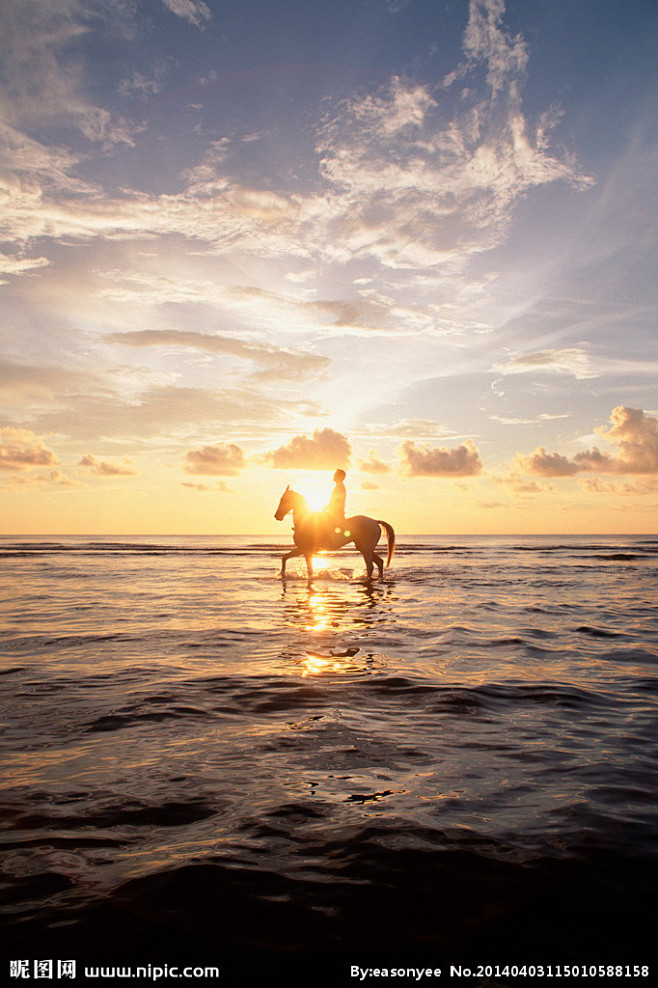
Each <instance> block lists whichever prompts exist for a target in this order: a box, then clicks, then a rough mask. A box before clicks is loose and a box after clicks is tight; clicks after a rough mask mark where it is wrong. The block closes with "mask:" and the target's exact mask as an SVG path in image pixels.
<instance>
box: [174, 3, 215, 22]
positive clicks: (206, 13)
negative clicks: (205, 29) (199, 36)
mask: <svg viewBox="0 0 658 988" xmlns="http://www.w3.org/2000/svg"><path fill="white" fill-rule="evenodd" d="M162 3H163V4H164V6H165V7H166V8H167V10H170V11H171V13H172V14H176V16H177V17H182V18H183V20H186V21H189V23H190V24H194V25H195V26H196V27H202V25H203V22H204V21H209V20H210V19H211V17H212V14H211V12H210V8H209V7H208V4H207V3H204V2H203V0H162Z"/></svg>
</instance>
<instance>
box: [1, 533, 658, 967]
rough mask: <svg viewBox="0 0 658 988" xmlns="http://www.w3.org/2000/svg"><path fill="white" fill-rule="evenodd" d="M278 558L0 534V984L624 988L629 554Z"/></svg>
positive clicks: (610, 547) (215, 541) (631, 898)
mask: <svg viewBox="0 0 658 988" xmlns="http://www.w3.org/2000/svg"><path fill="white" fill-rule="evenodd" d="M285 548H286V543H285V542H283V541H282V542H281V544H279V543H274V542H272V541H271V540H269V541H268V540H267V539H264V538H256V537H249V536H244V537H237V536H231V537H221V536H217V537H187V536H186V537H180V538H176V537H169V536H168V537H166V538H157V537H144V538H135V537H126V538H118V537H107V538H102V537H93V538H91V537H90V538H83V537H63V538H60V537H54V538H34V537H29V538H17V537H4V538H3V539H1V540H0V557H1V563H2V568H1V575H0V600H1V607H2V633H1V638H0V671H1V672H2V677H1V679H0V682H1V683H2V687H3V689H2V696H3V718H2V719H3V725H4V737H3V741H2V756H3V762H4V772H3V774H4V792H3V795H2V828H3V829H2V839H3V845H4V847H3V866H2V882H3V888H4V895H3V903H4V904H3V920H4V923H3V925H4V928H5V932H6V936H5V942H4V947H3V950H4V955H3V960H2V964H3V965H4V966H5V967H6V974H7V973H8V972H9V971H10V968H9V967H8V966H7V965H9V964H10V963H13V967H11V972H12V974H13V975H14V976H17V972H19V971H23V973H25V971H26V968H25V967H22V968H21V967H18V966H17V962H18V961H21V962H23V961H26V962H28V965H34V963H35V962H36V961H38V960H44V961H48V960H50V961H51V962H52V965H56V964H57V963H61V962H64V961H75V962H77V977H78V983H81V984H83V983H85V981H84V977H83V974H84V970H85V967H84V966H85V965H93V964H101V963H102V964H105V965H106V968H107V965H112V964H116V965H120V964H128V963H140V964H142V965H145V966H146V967H148V965H151V968H150V970H151V975H150V981H153V980H154V978H153V969H154V966H155V965H158V964H160V965H165V966H166V965H167V964H174V963H177V962H178V961H180V960H184V961H185V963H188V964H190V965H202V964H208V963H209V962H210V963H212V964H216V965H217V966H218V968H219V971H220V977H219V980H215V981H214V982H213V983H216V984H223V985H225V986H226V985H233V984H238V983H242V978H243V977H245V978H246V979H247V983H249V972H250V971H254V972H255V971H259V972H260V974H261V975H262V973H263V972H270V973H271V972H274V971H278V972H279V973H281V972H283V975H284V976H285V977H286V979H287V981H288V983H289V984H297V983H299V984H321V983H325V982H324V980H323V979H325V980H326V981H327V983H331V984H338V985H340V984H350V983H356V981H357V980H358V979H359V978H360V977H361V975H360V974H358V973H356V974H355V970H354V969H355V967H356V968H357V969H358V971H370V972H372V971H373V970H385V971H387V972H388V975H391V974H392V972H393V971H396V972H397V973H396V975H395V976H396V978H397V980H398V981H399V982H400V983H402V982H404V981H405V980H407V981H408V980H409V978H410V977H411V980H413V977H412V976H411V975H407V974H406V973H403V972H406V970H407V968H406V967H405V965H416V969H418V970H421V969H423V970H424V969H427V970H428V971H429V970H430V969H431V970H432V971H434V972H436V971H440V972H441V975H440V976H438V975H436V974H432V975H431V978H434V979H435V980H436V978H437V977H440V978H441V983H444V984H445V983H453V981H454V983H466V981H467V980H468V979H465V976H464V975H463V973H462V972H463V971H464V970H467V971H472V977H471V979H470V983H480V984H497V985H507V984H509V985H512V984H519V983H521V982H520V980H519V979H520V978H521V976H522V975H523V974H524V973H525V975H527V976H528V977H530V975H529V974H528V972H529V971H530V967H529V966H532V965H534V966H535V970H534V973H533V978H534V980H532V979H531V980H532V983H534V984H537V980H536V979H537V974H536V968H537V966H542V970H544V969H548V966H550V965H553V968H554V969H555V972H557V970H558V966H559V965H566V966H569V965H571V969H570V980H571V983H572V984H574V983H576V982H577V978H576V976H575V974H577V975H578V977H582V976H583V975H584V976H585V977H586V978H587V979H588V981H587V983H590V984H591V983H592V982H593V980H595V975H596V976H599V975H600V976H601V977H603V978H604V979H607V983H609V984H612V983H613V981H611V980H610V977H611V975H610V971H611V969H614V970H616V971H617V974H618V973H619V971H620V970H621V968H622V967H623V969H624V972H625V973H624V975H623V977H624V978H625V979H626V983H646V984H649V983H650V977H649V978H648V977H647V976H646V975H645V974H644V968H643V966H645V965H647V964H649V963H650V956H649V951H650V949H651V945H652V943H653V940H654V935H653V929H652V928H653V920H652V918H651V917H652V911H651V909H652V907H651V906H650V899H651V897H652V896H653V893H654V892H655V887H656V878H657V874H658V868H657V867H656V844H657V840H656V839H657V837H658V811H657V808H656V800H655V795H656V782H657V780H658V752H657V748H656V739H657V736H658V724H657V719H656V710H657V703H656V700H657V695H658V675H657V673H658V610H657V609H656V578H657V576H658V540H656V539H653V538H649V537H629V536H623V537H608V536H606V537H592V536H588V537H586V538H576V537H549V538H547V537H541V538H540V537H536V538H527V537H495V538H494V537H490V538H485V537H468V538H457V537H450V538H439V537H435V536H431V537H429V536H428V537H422V536H414V537H402V538H400V539H399V545H398V549H397V552H396V555H395V558H394V561H393V564H392V566H391V568H390V569H389V570H388V571H386V575H385V579H384V580H383V581H379V580H374V581H373V582H372V583H369V582H367V581H366V580H365V578H364V570H363V560H362V558H361V557H360V556H358V555H357V554H356V553H355V552H354V551H353V550H351V551H350V550H347V549H346V550H343V551H341V552H340V553H336V554H329V555H327V556H324V557H322V558H320V559H318V560H316V576H315V577H314V579H313V580H312V581H311V582H309V581H308V580H307V578H306V574H305V571H304V570H303V563H296V562H292V563H290V564H289V567H290V570H289V574H290V576H289V578H288V579H286V580H285V581H282V580H281V579H280V578H279V575H278V571H279V568H280V557H281V554H282V552H283V551H285ZM514 965H516V966H517V968H518V969H517V970H516V971H513V970H512V966H514ZM145 969H146V968H145ZM43 970H44V971H47V970H48V968H47V967H45V968H43ZM89 970H92V969H91V968H90V969H89ZM201 970H202V967H199V971H201ZM409 970H411V967H410V968H409ZM614 970H613V973H614ZM655 970H656V969H655V968H654V969H653V975H654V976H655ZM51 971H56V968H55V967H51ZM62 971H63V972H64V974H66V971H67V968H62ZM638 971H639V974H638ZM29 972H30V976H33V974H34V971H33V970H32V967H31V966H30V967H29ZM510 972H511V973H510ZM555 972H554V973H552V974H551V977H556V976H557V974H556V973H555ZM574 972H575V973H574ZM606 972H607V973H606ZM92 973H93V972H92ZM169 973H170V972H169ZM531 973H532V972H531ZM6 974H5V976H6ZM105 975H106V977H107V978H108V979H109V980H108V981H107V983H115V982H114V981H113V980H112V978H111V971H110V969H109V968H107V970H106V972H105ZM636 975H637V977H638V978H639V980H637V981H635V980H633V978H634V977H635V976H636ZM53 977H55V975H53ZM90 977H91V975H90ZM159 977H160V978H161V983H169V981H168V980H167V978H166V976H165V975H162V976H159ZM379 977H380V975H373V974H372V973H370V974H368V975H364V978H365V980H366V981H367V982H368V983H375V981H376V980H377V978H379ZM424 977H425V978H426V980H427V979H428V978H430V975H429V974H428V975H425V976H424ZM546 977H548V975H546V974H544V978H546ZM92 980H94V979H93V978H92ZM613 980H614V979H613ZM147 982H149V977H146V981H145V983H147ZM89 983H91V981H89ZM94 983H96V984H99V983H100V980H99V977H96V978H95V980H94ZM171 983H174V980H172V981H171ZM578 983H579V982H578ZM583 983H585V982H583Z"/></svg>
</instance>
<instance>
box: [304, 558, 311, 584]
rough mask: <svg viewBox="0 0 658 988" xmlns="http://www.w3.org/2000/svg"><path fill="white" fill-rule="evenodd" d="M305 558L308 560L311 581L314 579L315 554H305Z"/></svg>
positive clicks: (307, 567)
mask: <svg viewBox="0 0 658 988" xmlns="http://www.w3.org/2000/svg"><path fill="white" fill-rule="evenodd" d="M304 558H305V559H306V569H307V570H308V578H309V580H312V579H313V553H312V552H305V553H304Z"/></svg>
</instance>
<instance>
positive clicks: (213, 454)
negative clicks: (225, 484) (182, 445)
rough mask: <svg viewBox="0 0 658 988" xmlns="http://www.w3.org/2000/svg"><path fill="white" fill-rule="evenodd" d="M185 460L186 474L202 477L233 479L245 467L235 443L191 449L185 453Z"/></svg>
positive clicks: (242, 456) (241, 453)
mask: <svg viewBox="0 0 658 988" xmlns="http://www.w3.org/2000/svg"><path fill="white" fill-rule="evenodd" d="M185 460H186V462H185V466H184V470H185V472H186V473H193V474H200V475H203V476H224V477H234V476H235V475H236V474H238V473H240V471H241V470H244V468H245V467H246V465H247V464H246V461H245V457H244V453H243V451H242V450H241V449H240V447H239V446H236V445H235V443H229V444H225V443H218V444H217V445H215V446H204V447H203V448H202V449H191V450H190V451H189V452H188V453H186V455H185Z"/></svg>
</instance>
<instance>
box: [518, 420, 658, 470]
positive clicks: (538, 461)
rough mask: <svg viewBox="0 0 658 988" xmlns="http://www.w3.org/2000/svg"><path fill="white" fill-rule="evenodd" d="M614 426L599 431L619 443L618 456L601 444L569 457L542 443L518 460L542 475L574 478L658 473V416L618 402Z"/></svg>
mask: <svg viewBox="0 0 658 988" xmlns="http://www.w3.org/2000/svg"><path fill="white" fill-rule="evenodd" d="M610 419H611V421H612V428H611V429H608V430H606V428H605V427H599V428H597V429H596V430H595V431H596V432H597V433H598V434H599V435H601V436H603V438H604V439H607V440H608V442H611V443H616V444H617V446H618V450H619V452H618V455H617V456H614V455H612V454H611V453H605V452H604V453H602V452H601V450H600V449H598V447H597V446H594V447H593V448H592V449H588V450H583V451H582V452H581V453H576V455H575V456H574V457H573V458H572V459H569V458H568V457H566V456H563V455H562V454H561V453H547V452H546V450H545V449H544V447H543V446H540V447H539V448H538V449H536V450H535V452H534V453H531V454H530V456H522V455H519V456H517V458H516V463H517V466H518V467H519V469H520V470H521V471H522V472H523V473H528V474H536V475H538V476H540V477H572V476H573V475H574V474H575V473H585V472H589V473H617V474H629V473H630V474H653V473H658V419H656V418H653V417H652V416H651V415H647V413H646V412H644V411H642V409H640V408H629V407H628V406H627V405H618V406H617V407H616V408H613V410H612V413H611V415H610Z"/></svg>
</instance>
